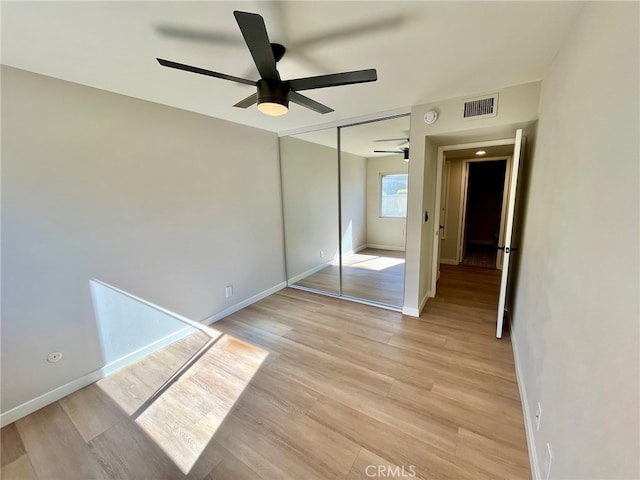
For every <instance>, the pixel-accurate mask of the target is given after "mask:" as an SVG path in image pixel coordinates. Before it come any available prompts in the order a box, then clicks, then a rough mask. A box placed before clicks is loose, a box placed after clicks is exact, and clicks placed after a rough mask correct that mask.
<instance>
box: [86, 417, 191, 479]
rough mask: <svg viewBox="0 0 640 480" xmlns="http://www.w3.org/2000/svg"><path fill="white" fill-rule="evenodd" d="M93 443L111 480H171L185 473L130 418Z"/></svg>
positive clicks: (93, 448)
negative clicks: (134, 479) (135, 479)
mask: <svg viewBox="0 0 640 480" xmlns="http://www.w3.org/2000/svg"><path fill="white" fill-rule="evenodd" d="M89 445H90V446H91V448H92V450H93V453H94V455H96V457H97V458H98V459H99V462H100V464H101V465H102V467H103V469H104V470H105V471H106V472H107V475H108V477H107V478H109V479H110V480H113V479H123V480H124V479H128V478H137V479H141V480H147V479H149V480H152V479H154V480H155V479H158V480H164V479H167V480H169V479H172V478H180V477H181V476H182V475H183V474H182V472H180V470H179V469H178V467H176V465H175V464H174V463H173V462H172V461H171V460H169V458H168V457H167V455H166V454H165V453H164V452H163V451H162V448H161V447H160V446H158V445H157V444H155V443H154V442H153V441H151V440H150V439H149V438H148V437H147V436H146V435H145V434H144V433H143V432H142V430H140V428H138V427H137V426H136V425H135V424H134V423H133V422H131V421H128V420H127V421H123V422H120V423H118V424H116V425H114V426H113V427H111V428H110V429H109V430H107V431H106V432H104V433H101V434H100V435H98V436H97V437H95V438H94V439H93V440H91V441H90V442H89Z"/></svg>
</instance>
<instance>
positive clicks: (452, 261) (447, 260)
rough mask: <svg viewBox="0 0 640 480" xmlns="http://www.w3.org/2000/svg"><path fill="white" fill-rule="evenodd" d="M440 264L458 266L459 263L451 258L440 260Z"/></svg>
mask: <svg viewBox="0 0 640 480" xmlns="http://www.w3.org/2000/svg"><path fill="white" fill-rule="evenodd" d="M440 263H444V264H445V265H458V264H459V262H458V261H457V260H453V259H452V258H441V259H440Z"/></svg>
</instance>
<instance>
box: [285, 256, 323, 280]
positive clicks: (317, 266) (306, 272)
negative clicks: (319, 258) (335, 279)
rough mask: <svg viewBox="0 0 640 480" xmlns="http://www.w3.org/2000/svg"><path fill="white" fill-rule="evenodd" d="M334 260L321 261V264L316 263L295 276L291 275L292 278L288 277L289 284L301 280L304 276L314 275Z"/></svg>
mask: <svg viewBox="0 0 640 480" xmlns="http://www.w3.org/2000/svg"><path fill="white" fill-rule="evenodd" d="M332 263H333V262H332V261H331V262H327V263H321V264H320V265H316V266H315V267H313V268H310V269H309V270H307V271H305V272H302V273H300V274H298V275H296V276H295V277H291V278H290V279H288V282H289V285H293V284H294V283H297V282H299V281H300V280H302V279H303V278H307V277H308V276H309V275H313V274H314V273H317V272H319V271H320V270H322V269H324V268H327V267H328V266H330V265H331V264H332Z"/></svg>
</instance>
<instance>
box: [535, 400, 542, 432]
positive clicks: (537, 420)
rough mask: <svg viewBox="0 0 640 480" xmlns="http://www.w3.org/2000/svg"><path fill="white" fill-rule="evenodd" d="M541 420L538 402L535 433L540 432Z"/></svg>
mask: <svg viewBox="0 0 640 480" xmlns="http://www.w3.org/2000/svg"><path fill="white" fill-rule="evenodd" d="M541 420H542V406H540V402H538V408H537V409H536V432H539V431H540V421H541Z"/></svg>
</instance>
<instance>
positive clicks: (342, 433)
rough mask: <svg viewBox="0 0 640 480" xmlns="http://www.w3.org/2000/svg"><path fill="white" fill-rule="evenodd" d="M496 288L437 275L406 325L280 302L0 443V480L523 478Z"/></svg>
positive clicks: (477, 275)
mask: <svg viewBox="0 0 640 480" xmlns="http://www.w3.org/2000/svg"><path fill="white" fill-rule="evenodd" d="M498 282H499V278H498V273H497V272H496V271H491V270H486V269H480V268H473V267H452V266H447V265H443V266H442V273H441V280H440V282H439V285H438V292H439V294H438V298H436V299H433V300H430V301H429V303H428V306H427V308H426V311H425V312H424V313H423V314H422V316H421V318H420V319H413V318H410V317H403V316H402V315H400V314H398V313H395V312H391V311H387V310H382V309H377V308H374V307H369V306H365V305H361V304H357V303H351V302H347V301H341V300H338V299H334V298H329V297H323V296H318V295H314V294H311V293H307V292H304V291H300V290H293V289H285V290H282V291H281V292H279V293H277V294H275V295H272V296H270V297H268V298H266V299H264V300H262V301H260V302H258V303H256V304H254V305H252V306H250V307H248V308H246V309H244V310H242V311H240V312H237V313H236V314H234V315H231V316H230V317H227V318H226V319H224V320H222V321H220V322H218V323H216V324H214V325H213V327H214V328H212V329H211V330H207V331H205V332H202V333H197V334H195V335H192V336H191V337H188V338H186V339H184V340H182V341H180V342H178V343H177V344H174V345H172V346H170V347H168V348H166V349H165V350H163V351H161V352H157V353H155V354H153V355H151V356H150V357H147V358H146V359H144V360H143V361H141V362H139V363H137V364H135V365H133V366H131V367H128V368H127V369H125V370H122V371H120V372H117V373H116V374H114V375H112V376H110V377H107V378H105V379H103V380H101V381H100V382H98V383H97V384H94V385H91V386H89V387H87V388H85V389H83V390H80V391H78V392H76V393H74V394H72V395H70V396H68V397H66V398H64V399H63V400H61V401H58V402H55V403H53V404H52V405H50V406H48V407H46V408H43V409H42V410H40V411H38V412H36V413H33V414H31V415H29V416H27V417H25V418H23V419H21V420H19V421H17V422H15V423H14V424H11V425H9V426H7V427H5V428H3V429H2V478H3V479H7V480H8V479H12V478H21V479H22V478H40V479H45V478H47V479H64V480H68V479H76V478H78V479H86V478H107V479H112V478H122V479H165V478H166V479H178V478H195V479H202V478H207V479H232V480H236V479H245V478H256V479H264V480H274V479H278V480H279V479H287V478H291V479H296V480H302V479H328V478H331V479H367V478H371V477H369V476H367V473H369V474H371V472H374V471H375V470H376V469H377V468H378V466H382V467H381V468H389V467H391V468H394V467H404V472H405V476H404V477H401V476H400V475H396V477H393V476H391V475H387V477H384V478H409V477H407V476H406V475H408V474H411V473H412V472H414V471H415V474H416V477H415V478H421V479H424V480H426V479H430V480H431V479H473V480H478V479H492V480H493V479H501V478H502V479H518V478H530V473H529V459H528V454H527V447H526V440H525V433H524V425H523V416H522V410H521V405H520V399H519V395H518V388H517V385H516V381H515V372H514V365H513V354H512V350H511V344H510V341H509V338H508V336H507V337H506V338H503V339H502V340H498V339H496V338H495V337H494V335H493V334H494V330H495V326H494V325H495V319H494V315H495V310H496V306H495V305H496V304H497V287H498ZM218 332H224V335H221V336H218ZM267 352H268V356H267V357H266V359H265V355H266V354H267ZM194 354H195V357H194V356H193V355H194ZM189 358H191V359H192V360H191V362H190V363H189V364H188V365H187V366H188V368H184V369H183V370H184V371H183V372H180V373H182V375H179V378H177V380H176V381H175V382H173V383H169V384H165V382H166V381H167V379H169V378H170V377H171V376H172V375H174V374H175V373H176V371H179V369H180V366H181V365H184V363H185V362H187V361H188V360H189ZM163 384H165V385H164V387H163ZM154 393H156V395H154ZM238 397H239V400H238ZM236 400H237V401H236ZM234 402H235V403H234ZM223 420H224V421H223ZM221 422H222V423H221ZM370 465H372V466H373V467H369V466H370ZM368 467H369V468H368ZM367 468H368V469H367ZM184 471H188V472H189V473H188V475H185V474H184ZM386 472H389V470H386ZM395 473H396V474H400V473H402V471H401V470H396V471H395ZM379 478H383V477H382V476H380V477H379Z"/></svg>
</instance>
